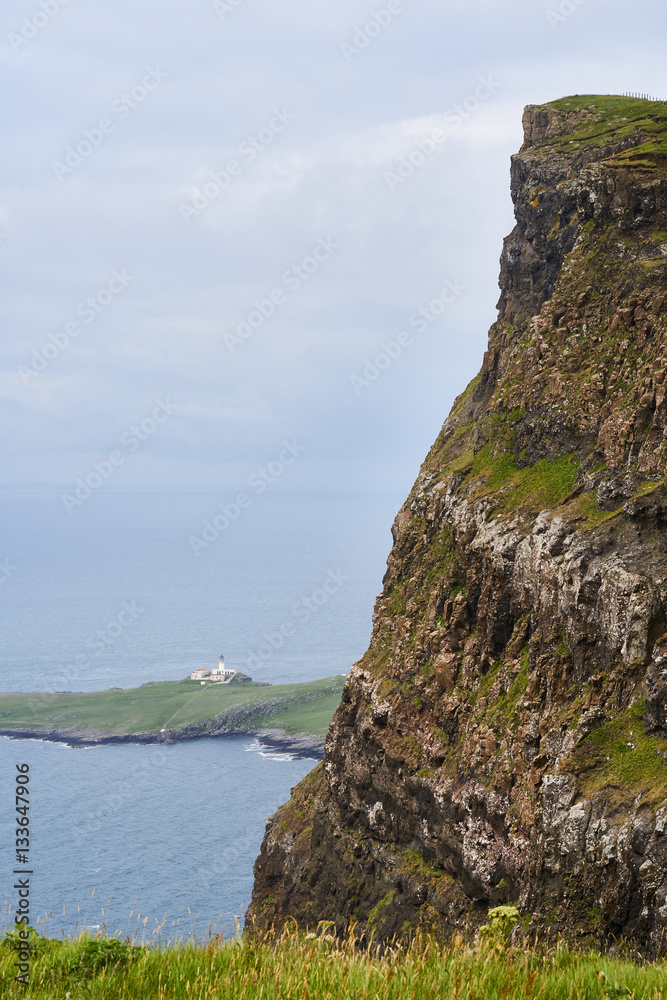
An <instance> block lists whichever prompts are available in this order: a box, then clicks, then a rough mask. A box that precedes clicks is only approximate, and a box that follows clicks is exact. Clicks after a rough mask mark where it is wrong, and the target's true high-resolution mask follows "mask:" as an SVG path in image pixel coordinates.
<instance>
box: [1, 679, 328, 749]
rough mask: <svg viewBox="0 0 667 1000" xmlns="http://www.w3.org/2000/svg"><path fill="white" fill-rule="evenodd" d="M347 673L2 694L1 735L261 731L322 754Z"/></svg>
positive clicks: (122, 739) (144, 738)
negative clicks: (274, 681)
mask: <svg viewBox="0 0 667 1000" xmlns="http://www.w3.org/2000/svg"><path fill="white" fill-rule="evenodd" d="M345 680H346V677H345V675H344V674H340V675H338V676H336V677H327V678H324V679H322V680H316V681H311V682H310V683H307V684H278V685H275V686H274V685H267V684H257V683H255V682H253V681H251V680H247V681H245V682H244V683H233V684H206V685H202V684H200V683H199V682H198V681H193V680H190V679H189V678H188V679H186V680H180V681H160V682H150V683H148V684H143V685H142V686H141V687H138V688H130V689H128V690H124V689H123V690H122V689H119V688H111V689H110V690H108V691H94V692H89V693H84V694H71V693H60V694H46V693H39V692H29V693H15V694H2V695H0V735H3V736H10V737H13V738H16V739H20V738H31V739H47V740H56V741H58V742H65V743H69V744H70V745H73V746H76V745H78V746H92V745H96V744H103V743H128V742H135V743H160V742H176V741H179V740H187V739H200V738H203V737H212V736H236V735H256V736H260V737H266V738H267V740H268V741H269V742H273V743H274V744H275V745H276V746H285V748H288V749H294V750H297V751H298V750H299V749H302V750H304V752H305V751H306V750H316V751H319V752H321V748H322V744H323V740H324V736H325V735H326V732H327V729H328V727H329V723H330V721H331V717H332V716H333V713H334V711H335V710H336V708H337V707H338V704H339V702H340V698H341V693H342V690H343V685H344V683H345Z"/></svg>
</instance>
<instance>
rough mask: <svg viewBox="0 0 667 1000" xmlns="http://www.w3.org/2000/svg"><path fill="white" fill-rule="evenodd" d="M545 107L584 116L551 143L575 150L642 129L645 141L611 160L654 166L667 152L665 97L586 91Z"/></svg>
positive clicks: (612, 141) (630, 164)
mask: <svg viewBox="0 0 667 1000" xmlns="http://www.w3.org/2000/svg"><path fill="white" fill-rule="evenodd" d="M545 107H547V108H552V109H553V110H554V111H561V112H563V111H564V112H574V111H578V112H580V113H581V116H582V117H581V120H580V122H579V123H578V124H577V126H576V127H575V128H574V130H573V131H572V132H567V133H566V134H565V135H559V136H557V137H556V138H554V139H551V140H548V143H549V144H550V145H552V146H554V147H558V148H560V149H562V150H563V151H564V152H567V153H569V154H572V153H575V152H579V151H583V150H585V149H588V148H591V147H596V146H609V145H610V144H613V143H614V142H617V141H619V140H623V139H624V138H626V137H627V136H632V135H633V134H634V133H637V132H640V133H642V137H643V138H645V141H644V142H643V143H641V144H639V145H637V146H635V147H634V148H633V149H631V150H626V151H624V152H621V153H617V154H616V155H615V156H613V157H612V158H611V162H613V163H617V164H618V165H622V166H625V167H632V166H646V167H651V166H654V165H655V163H656V160H657V158H659V157H664V156H667V102H665V101H647V100H642V99H640V98H635V97H615V96H609V95H602V96H600V95H592V94H584V95H583V96H582V95H577V96H576V97H565V98H563V99H562V100H559V101H552V102H550V103H549V104H547V105H545ZM642 161H646V162H642Z"/></svg>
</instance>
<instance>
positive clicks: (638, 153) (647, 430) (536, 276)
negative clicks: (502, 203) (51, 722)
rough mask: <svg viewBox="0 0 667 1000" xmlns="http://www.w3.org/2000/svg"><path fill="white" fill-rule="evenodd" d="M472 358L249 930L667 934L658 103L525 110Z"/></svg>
mask: <svg viewBox="0 0 667 1000" xmlns="http://www.w3.org/2000/svg"><path fill="white" fill-rule="evenodd" d="M524 129H525V143H524V146H523V147H522V149H521V151H520V152H519V153H518V154H517V155H516V156H514V157H513V159H512V168H511V190H512V197H513V200H514V204H515V214H516V227H515V229H514V231H513V232H512V234H511V235H510V236H509V237H508V238H507V239H506V240H505V244H504V248H503V252H502V257H501V274H500V286H501V297H500V302H499V313H498V319H497V321H496V322H495V323H494V325H493V326H492V328H491V330H490V333H489V345H488V350H487V352H486V354H485V355H484V361H483V365H482V369H481V372H480V374H479V375H478V376H477V378H476V379H474V381H473V382H472V383H471V384H470V385H469V386H468V388H467V389H466V390H465V392H464V393H463V394H462V395H461V396H460V397H459V398H458V399H457V400H456V402H455V403H454V406H453V409H452V412H451V414H450V416H449V417H448V419H447V421H446V422H445V424H444V426H443V429H442V431H441V433H440V435H439V437H438V439H437V441H436V442H435V444H434V446H433V448H432V449H431V452H430V453H429V455H428V456H427V458H426V461H425V463H424V465H423V467H422V470H421V473H420V475H419V478H418V480H417V482H416V484H415V486H414V488H413V490H412V492H411V494H410V496H409V498H408V500H407V501H406V503H405V504H404V506H403V508H402V509H401V511H400V512H399V514H398V516H397V517H396V521H395V523H394V526H393V537H394V545H393V548H392V551H391V554H390V556H389V559H388V567H387V573H386V576H385V579H384V590H383V592H382V594H381V595H380V597H379V598H378V601H377V605H376V608H375V613H374V620H373V635H372V640H371V646H370V648H369V650H368V652H367V653H366V655H365V656H364V657H363V658H362V659H361V660H360V661H359V662H358V663H357V664H355V665H354V667H353V668H352V670H351V673H350V676H349V679H348V682H347V684H346V686H345V689H344V691H343V698H342V702H341V705H340V707H339V709H338V711H337V713H336V715H335V716H334V719H333V722H332V725H331V728H330V730H329V735H328V737H327V741H326V746H325V756H324V760H323V762H322V763H321V764H320V765H318V767H317V768H316V769H315V770H314V771H313V772H311V774H310V775H308V777H307V778H306V779H305V780H304V781H303V782H302V783H301V784H300V785H299V786H297V788H296V789H294V790H293V794H292V798H291V800H290V802H288V803H287V804H286V805H285V806H283V807H282V808H281V809H280V810H279V811H278V812H277V813H276V814H275V816H273V817H272V818H271V819H270V821H269V823H268V824H267V832H266V836H265V839H264V843H263V845H262V853H261V855H260V857H259V858H258V860H257V862H256V866H255V889H254V893H253V900H252V905H251V907H250V910H249V914H248V925H247V926H249V927H251V928H253V927H269V926H279V925H280V924H281V923H283V922H284V921H285V920H287V919H289V918H295V919H296V920H297V922H299V923H300V924H302V925H303V926H305V927H315V926H316V925H317V923H318V922H319V921H321V920H330V921H333V922H334V923H335V925H336V926H337V927H338V928H339V930H340V931H341V932H344V930H345V929H346V927H347V926H348V925H349V922H350V920H354V921H356V922H357V925H358V930H360V931H362V932H365V933H366V934H367V935H368V936H369V937H370V936H376V937H378V938H379V939H389V938H391V937H393V936H395V935H397V936H402V935H410V934H412V933H414V931H415V930H416V929H417V928H419V927H428V928H430V929H432V930H433V931H435V932H437V933H441V934H442V935H443V936H447V935H449V934H451V933H453V932H455V931H464V932H467V933H473V932H474V930H475V929H476V928H477V927H478V926H479V925H480V924H482V923H484V922H485V921H486V915H487V912H488V909H489V907H491V906H496V905H499V904H501V903H515V904H516V905H517V906H518V908H519V910H520V913H521V915H522V920H521V923H520V925H519V927H518V928H517V931H516V933H517V934H518V935H521V934H524V935H526V937H527V938H530V939H531V940H532V939H534V938H535V936H538V937H540V938H543V939H544V938H546V939H549V938H551V937H553V938H555V937H558V936H565V937H566V938H568V939H569V940H570V941H572V942H582V943H586V944H588V943H591V942H595V943H597V944H599V945H600V946H601V947H611V946H612V945H613V944H614V943H615V942H619V941H627V942H629V943H630V945H631V947H632V948H633V949H635V950H636V951H637V952H639V953H641V954H644V955H647V956H651V957H654V956H657V955H658V954H661V953H663V952H664V951H665V950H667V480H666V479H665V476H666V472H667V308H666V307H667V171H666V169H665V167H666V164H667V104H662V103H658V102H649V101H640V100H634V99H631V98H615V97H584V98H582V97H576V98H566V99H564V100H561V101H557V102H553V103H552V104H549V105H546V106H544V107H529V108H527V109H526V113H525V116H524Z"/></svg>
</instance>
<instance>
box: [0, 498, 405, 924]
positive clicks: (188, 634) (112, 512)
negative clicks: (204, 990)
mask: <svg viewBox="0 0 667 1000" xmlns="http://www.w3.org/2000/svg"><path fill="white" fill-rule="evenodd" d="M231 499H232V498H228V497H225V496H224V495H221V494H213V493H206V492H203V491H200V492H179V491H147V492H138V491H111V490H109V491H108V492H106V493H103V494H102V493H101V494H100V495H98V496H94V497H92V498H91V499H90V500H89V501H88V502H87V503H85V504H83V505H82V506H81V508H76V509H75V510H74V511H73V512H72V514H68V513H67V511H66V510H65V509H64V507H63V505H62V502H61V499H60V494H59V493H58V492H57V491H49V490H26V491H19V490H4V491H0V524H1V525H2V533H1V536H0V538H1V541H0V565H4V569H3V571H2V574H1V575H2V577H3V582H2V583H0V611H1V613H2V621H3V631H2V652H1V662H0V691H5V692H8V691H44V690H70V691H95V690H104V689H107V688H110V687H123V688H129V687H135V686H137V685H139V684H143V683H146V682H147V681H155V680H176V679H179V678H182V677H184V676H185V675H186V674H188V673H189V672H190V671H191V670H192V669H194V668H195V667H199V666H203V667H211V666H213V665H215V663H216V661H217V658H218V656H219V655H220V654H221V653H224V655H225V659H226V662H227V665H228V666H230V667H232V668H234V669H237V670H241V671H243V672H245V673H249V674H251V676H252V677H253V679H254V680H257V681H266V682H269V683H271V684H279V683H291V682H297V681H298V682H300V681H309V680H314V679H316V678H319V677H327V676H331V675H332V674H340V673H346V672H347V671H348V670H349V668H350V666H351V665H352V663H353V662H354V661H355V660H356V659H358V658H359V657H360V656H361V655H362V654H363V652H364V650H365V648H366V646H367V644H368V639H369V635H370V627H371V613H372V607H373V602H374V598H375V595H376V593H377V591H378V590H379V588H380V585H381V579H382V575H383V572H384V567H385V562H386V557H387V554H388V551H389V548H390V543H391V537H390V534H389V528H390V526H391V522H392V520H393V517H394V514H395V512H396V509H397V507H398V504H399V503H400V498H399V497H397V496H395V497H393V496H387V495H384V494H383V495H349V494H326V495H323V494H273V495H266V496H264V497H259V498H257V499H256V500H255V503H254V504H253V506H252V507H251V508H249V509H247V510H244V511H242V512H241V513H240V515H239V516H238V517H237V519H236V520H235V521H230V523H229V526H228V527H227V528H224V529H223V530H222V531H220V532H219V533H218V537H217V538H214V537H213V535H214V533H213V532H208V533H207V537H208V538H210V539H211V541H210V542H208V544H207V547H206V548H201V547H199V546H197V545H196V544H194V542H193V539H196V538H201V537H203V530H204V529H203V526H204V525H205V524H206V523H207V522H209V523H212V521H213V519H214V518H215V516H216V513H217V512H218V510H219V505H220V504H229V502H230V500H231ZM221 524H224V520H219V521H218V525H221ZM327 583H328V584H329V585H328V587H325V584H327ZM18 763H28V764H29V765H30V774H31V790H32V800H31V824H32V837H33V840H32V851H31V866H32V869H33V870H34V875H33V876H32V886H31V888H32V913H33V917H34V916H35V915H38V916H39V917H40V920H44V919H45V918H46V919H47V922H48V928H49V933H51V934H58V935H59V934H61V933H62V932H66V933H71V932H72V930H73V929H74V928H75V927H78V928H81V927H84V926H85V927H93V928H95V927H97V926H103V925H106V927H107V929H108V931H109V932H111V933H113V932H115V931H117V930H120V931H122V932H123V933H126V932H127V933H129V934H130V935H133V934H139V935H140V936H141V937H146V936H148V937H150V935H151V933H152V932H154V931H155V932H156V933H157V932H158V928H161V930H160V931H159V933H160V936H161V937H162V938H163V939H168V938H172V939H173V938H174V937H179V936H185V937H187V936H189V935H190V934H191V933H192V934H194V935H195V936H204V935H205V934H206V933H207V932H208V929H209V927H213V926H215V927H216V928H217V931H218V932H219V931H221V930H223V929H225V930H226V932H227V933H229V932H230V930H233V928H234V920H235V918H236V917H238V916H241V915H242V912H243V910H244V908H245V907H246V906H247V904H248V903H249V900H250V895H251V891H252V865H253V862H254V860H255V858H256V856H257V854H258V852H259V847H260V844H261V839H262V835H263V832H264V827H265V823H266V820H267V818H268V817H269V816H270V815H271V814H272V813H273V812H274V811H275V809H276V808H277V807H278V806H279V805H280V804H281V803H282V802H284V801H285V800H286V799H287V798H288V797H289V792H290V788H291V787H293V786H294V785H295V784H297V782H298V781H299V780H300V779H301V778H302V777H303V776H304V775H305V774H307V772H308V771H309V770H310V769H311V768H312V767H313V766H314V763H315V762H314V761H313V760H299V759H293V758H292V756H291V755H289V754H280V753H274V752H269V751H267V750H266V748H264V747H263V746H262V745H261V743H260V742H258V741H257V740H254V739H252V738H250V737H248V738H227V739H209V740H199V741H195V742H188V743H177V744H172V745H168V746H134V745H128V746H109V747H96V748H92V749H72V748H69V747H66V746H62V745H60V744H51V743H45V742H40V741H33V740H30V741H13V740H8V739H6V738H0V804H1V809H0V844H1V845H2V847H1V849H0V858H2V859H3V861H2V870H1V871H0V880H1V883H2V889H1V890H0V901H2V900H5V901H6V903H7V904H13V890H12V879H13V876H12V860H13V854H14V851H13V845H14V822H13V808H14V799H13V780H14V777H13V776H14V772H15V764H18Z"/></svg>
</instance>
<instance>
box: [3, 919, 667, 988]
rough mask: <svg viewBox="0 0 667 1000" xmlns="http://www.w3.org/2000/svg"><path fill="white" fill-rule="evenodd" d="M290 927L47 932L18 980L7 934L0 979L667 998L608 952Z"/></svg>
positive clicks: (650, 974) (657, 977)
mask: <svg viewBox="0 0 667 1000" xmlns="http://www.w3.org/2000/svg"><path fill="white" fill-rule="evenodd" d="M321 930H322V933H321V934H320V936H316V935H315V934H309V935H307V936H304V935H302V934H296V933H294V931H292V930H289V931H287V932H286V933H285V934H283V936H282V938H281V940H280V941H279V942H272V941H270V940H268V939H260V940H251V939H246V940H245V941H243V942H235V943H228V944H222V943H221V942H220V941H219V940H215V939H214V940H212V941H211V942H210V944H208V945H206V946H204V945H198V944H195V943H192V942H190V943H187V944H181V945H179V946H176V947H172V948H167V949H149V948H144V947H133V946H132V945H131V944H128V943H125V942H122V941H119V940H115V939H112V940H105V939H101V938H90V937H81V938H78V939H77V940H72V941H48V940H43V939H42V940H40V941H38V942H37V947H36V950H35V953H34V955H33V958H32V974H31V984H30V985H29V986H27V987H26V986H24V985H23V984H21V983H17V982H15V981H14V976H15V974H16V973H15V968H14V965H13V963H14V961H15V957H16V956H15V952H14V951H13V948H12V947H11V945H10V944H9V943H8V942H7V941H4V942H2V943H0V983H1V987H2V995H3V996H4V997H7V998H8V1000H9V998H19V997H20V998H22V1000H23V998H30V1000H51V998H53V997H65V996H70V995H71V996H72V998H73V1000H74V998H79V997H83V996H85V997H87V998H89V1000H128V998H129V997H131V998H132V1000H214V998H219V1000H300V998H309V1000H331V998H332V997H336V998H337V1000H353V998H354V1000H405V998H406V997H410V998H413V1000H432V998H434V997H438V998H441V1000H473V998H477V1000H479V998H482V997H483V998H484V1000H507V998H514V997H517V998H518V997H522V998H525V1000H536V998H538V997H539V998H540V1000H572V998H575V997H576V998H579V1000H583V998H586V1000H598V998H599V1000H605V998H610V997H635V998H640V997H641V998H642V1000H662V998H663V997H664V996H665V981H666V979H667V966H665V964H664V963H661V964H658V965H653V966H651V965H644V966H637V965H634V964H632V963H631V962H624V961H619V960H611V959H608V958H606V957H602V956H597V955H595V956H593V955H574V954H572V953H571V952H568V951H565V950H557V951H555V952H554V953H552V954H550V955H548V956H539V955H536V954H532V953H531V952H530V951H524V950H521V951H515V950H507V951H505V949H504V948H503V947H502V946H495V947H494V946H489V945H486V946H484V945H482V946H480V947H479V948H476V949H474V948H464V947H462V944H461V942H460V941H457V942H454V944H453V946H452V947H449V948H445V949H443V947H442V945H441V944H439V943H437V942H436V941H431V940H428V939H426V940H422V941H420V942H418V943H417V944H416V945H413V946H408V947H405V948H390V949H387V950H386V951H385V953H384V954H380V955H379V954H377V953H376V950H375V948H370V949H360V948H358V947H354V945H353V943H352V942H348V943H345V944H342V945H341V944H338V943H336V942H334V941H333V940H331V938H329V937H328V936H327V932H326V928H324V927H323V928H322V929H321Z"/></svg>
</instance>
